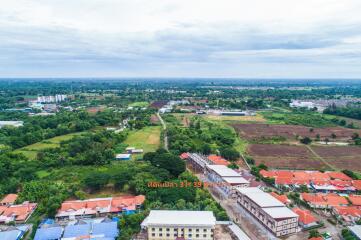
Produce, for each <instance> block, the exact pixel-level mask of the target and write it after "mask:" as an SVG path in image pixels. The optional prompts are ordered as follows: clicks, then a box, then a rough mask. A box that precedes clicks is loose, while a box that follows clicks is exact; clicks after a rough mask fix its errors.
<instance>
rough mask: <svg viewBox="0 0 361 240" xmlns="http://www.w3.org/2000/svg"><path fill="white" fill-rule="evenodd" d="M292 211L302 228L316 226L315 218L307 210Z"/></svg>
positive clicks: (295, 209)
mask: <svg viewBox="0 0 361 240" xmlns="http://www.w3.org/2000/svg"><path fill="white" fill-rule="evenodd" d="M292 211H294V212H295V213H296V214H297V215H298V216H299V218H298V223H299V224H300V226H301V227H302V228H310V227H314V226H317V225H318V223H317V219H316V217H315V216H313V215H312V214H311V212H310V211H309V210H306V209H300V208H294V209H292Z"/></svg>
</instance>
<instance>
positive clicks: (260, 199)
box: [237, 187, 285, 208]
mask: <svg viewBox="0 0 361 240" xmlns="http://www.w3.org/2000/svg"><path fill="white" fill-rule="evenodd" d="M237 191H239V192H240V193H241V194H243V195H245V196H247V197H248V198H249V199H251V200H252V201H253V202H255V203H256V204H257V205H258V206H260V207H262V208H264V207H284V206H285V205H284V204H283V203H282V202H280V201H279V200H278V199H276V198H275V197H273V196H272V195H271V194H268V193H265V192H263V191H262V190H261V189H259V188H257V187H250V188H237Z"/></svg>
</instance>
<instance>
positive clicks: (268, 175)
mask: <svg viewBox="0 0 361 240" xmlns="http://www.w3.org/2000/svg"><path fill="white" fill-rule="evenodd" d="M259 174H261V176H262V177H264V178H275V177H276V176H277V175H276V173H275V172H274V171H267V170H263V169H262V170H261V171H259Z"/></svg>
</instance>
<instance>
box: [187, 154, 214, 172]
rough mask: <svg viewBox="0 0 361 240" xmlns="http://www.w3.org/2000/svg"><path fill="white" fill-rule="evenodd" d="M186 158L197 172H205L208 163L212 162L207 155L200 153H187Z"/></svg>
mask: <svg viewBox="0 0 361 240" xmlns="http://www.w3.org/2000/svg"><path fill="white" fill-rule="evenodd" d="M185 159H186V160H187V163H188V164H189V165H190V166H191V167H192V170H193V171H195V172H203V171H204V169H205V167H206V166H207V165H209V164H212V162H211V161H210V160H209V159H208V158H207V157H206V156H203V155H200V154H198V153H187V155H186V158H185Z"/></svg>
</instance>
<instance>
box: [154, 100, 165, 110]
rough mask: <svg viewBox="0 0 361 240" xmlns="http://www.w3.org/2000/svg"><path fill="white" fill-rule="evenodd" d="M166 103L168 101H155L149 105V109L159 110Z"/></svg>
mask: <svg viewBox="0 0 361 240" xmlns="http://www.w3.org/2000/svg"><path fill="white" fill-rule="evenodd" d="M167 102H168V101H166V100H163V101H155V102H152V103H151V104H150V107H151V108H156V109H159V108H161V107H163V106H164V105H166V104H167Z"/></svg>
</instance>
